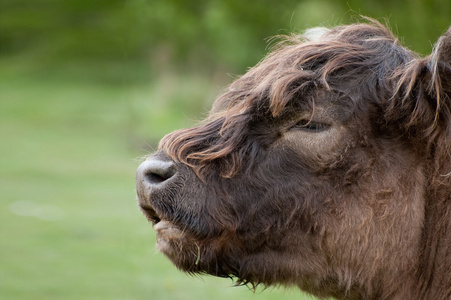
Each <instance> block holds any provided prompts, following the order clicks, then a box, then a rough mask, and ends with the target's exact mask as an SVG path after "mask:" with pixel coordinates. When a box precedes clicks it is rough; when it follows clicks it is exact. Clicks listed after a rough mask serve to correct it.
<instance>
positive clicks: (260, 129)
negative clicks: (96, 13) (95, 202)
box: [137, 21, 451, 300]
mask: <svg viewBox="0 0 451 300" xmlns="http://www.w3.org/2000/svg"><path fill="white" fill-rule="evenodd" d="M312 32H313V33H312ZM137 192H138V198H139V205H140V207H141V209H142V211H143V212H144V214H145V215H146V217H147V218H148V220H150V221H151V222H152V223H153V224H154V228H155V231H156V233H157V248H158V249H159V250H160V251H161V252H163V253H164V254H165V255H166V256H167V257H168V258H169V259H170V260H171V261H172V262H173V263H174V264H175V265H176V266H177V267H178V268H179V269H181V270H183V271H185V272H187V273H200V274H211V275H214V276H220V277H231V278H235V279H236V282H237V284H250V285H251V286H254V287H255V286H257V285H259V284H262V285H264V286H269V285H285V286H293V285H294V286H298V287H299V288H300V289H301V290H304V291H307V292H308V293H311V294H313V295H316V296H319V297H330V296H332V297H335V298H338V299H403V300H405V299H431V300H437V299H451V28H450V29H448V31H447V32H446V33H445V34H444V35H443V36H442V37H441V38H440V39H439V41H438V42H437V44H436V46H435V48H434V51H433V53H432V54H431V55H430V56H428V57H426V58H421V57H419V56H418V55H416V54H415V53H413V52H412V51H410V50H408V49H406V48H404V47H402V46H401V45H400V44H399V43H398V41H397V39H396V38H395V37H394V36H393V34H392V33H391V32H390V31H389V30H388V29H387V28H386V27H384V26H383V25H381V24H379V23H377V22H376V21H369V22H368V23H362V24H354V25H347V26H339V27H335V28H332V29H324V28H323V29H315V30H314V31H307V32H306V33H305V34H304V35H303V36H298V37H297V36H291V37H286V38H285V39H284V41H282V42H281V43H279V44H278V45H277V46H276V47H275V49H274V50H273V52H272V53H270V54H269V55H268V56H267V57H266V58H265V59H264V60H262V61H261V62H260V63H259V64H258V65H257V66H255V67H254V68H252V69H250V70H249V71H248V72H247V73H246V74H245V75H243V76H242V77H240V78H238V79H237V80H236V81H235V82H233V83H232V84H231V85H230V86H229V87H228V88H227V89H226V90H225V91H224V93H223V94H222V95H220V96H219V97H218V98H217V100H216V101H215V103H214V105H213V108H212V110H211V112H210V114H209V116H208V117H207V119H206V120H205V121H203V122H202V123H201V124H199V125H198V126H196V127H193V128H189V129H183V130H179V131H176V132H173V133H170V134H169V135H167V136H166V137H164V138H163V139H162V141H161V142H160V145H159V150H158V151H157V152H156V153H155V154H153V155H152V156H150V157H149V158H148V159H147V160H146V161H144V162H143V163H142V164H141V165H140V167H139V168H138V171H137Z"/></svg>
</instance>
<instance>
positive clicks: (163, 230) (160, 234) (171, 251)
mask: <svg viewBox="0 0 451 300" xmlns="http://www.w3.org/2000/svg"><path fill="white" fill-rule="evenodd" d="M154 229H155V231H156V233H157V249H158V250H159V251H160V252H162V253H164V254H165V255H167V256H169V257H174V256H175V255H177V253H176V251H177V249H175V248H176V247H177V244H179V243H180V240H181V238H182V237H183V232H182V230H180V229H179V228H178V227H177V226H175V225H174V224H173V223H171V222H169V221H166V220H161V221H160V222H158V223H157V224H156V225H155V227H154Z"/></svg>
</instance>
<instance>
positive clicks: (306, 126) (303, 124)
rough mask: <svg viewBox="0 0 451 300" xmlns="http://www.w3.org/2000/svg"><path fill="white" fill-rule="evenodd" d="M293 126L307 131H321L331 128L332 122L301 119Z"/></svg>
mask: <svg viewBox="0 0 451 300" xmlns="http://www.w3.org/2000/svg"><path fill="white" fill-rule="evenodd" d="M293 128H294V129H301V130H305V131H313V132H319V131H324V130H327V129H329V128H330V124H326V123H321V122H315V121H311V120H301V121H299V122H298V123H297V124H296V125H295V126H294V127H293Z"/></svg>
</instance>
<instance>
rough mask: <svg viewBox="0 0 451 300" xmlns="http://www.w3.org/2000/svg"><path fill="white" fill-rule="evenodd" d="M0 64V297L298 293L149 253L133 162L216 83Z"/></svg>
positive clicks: (150, 236)
mask: <svg viewBox="0 0 451 300" xmlns="http://www.w3.org/2000/svg"><path fill="white" fill-rule="evenodd" d="M0 67H1V68H0V70H1V71H0V105H1V106H0V140H1V142H0V196H1V197H0V199H1V200H0V299H17V300H25V299H33V300H36V299H46V300H51V299H151V300H160V299H161V300H163V299H164V300H167V299H169V300H172V299H174V300H176V299H198V300H202V299H215V300H221V299H228V300H229V299H234V300H240V299H262V300H263V299H298V300H299V299H304V298H303V296H302V295H301V294H300V292H299V291H298V290H296V289H293V290H288V291H286V290H278V289H272V288H269V289H267V290H265V291H262V290H261V289H259V290H258V291H257V292H256V293H253V292H252V291H250V290H249V289H247V288H246V287H233V283H232V281H230V280H227V279H218V278H212V277H202V278H197V277H190V276H187V275H184V274H182V273H180V272H179V271H177V270H176V268H175V267H174V266H172V265H171V263H170V262H169V261H168V260H167V259H166V258H165V257H164V256H163V255H162V254H160V253H157V251H156V250H155V246H154V244H155V234H154V232H153V230H152V228H151V226H150V225H149V224H148V223H147V222H146V220H145V218H144V217H143V216H142V215H141V213H140V212H139V210H138V208H137V205H136V196H135V182H134V176H135V170H136V167H137V166H138V164H139V160H140V157H142V156H143V155H145V154H147V153H149V151H151V149H152V148H154V147H155V145H156V142H157V140H158V139H159V138H161V136H162V135H163V134H164V133H166V132H169V131H171V130H173V129H175V128H180V127H183V126H187V125H189V124H192V123H193V120H194V119H198V118H201V116H202V111H205V108H204V107H206V106H208V101H209V100H208V99H211V97H212V95H213V94H214V93H215V92H216V90H215V88H217V87H213V88H211V87H210V83H209V82H208V81H205V79H201V78H181V79H180V78H178V79H177V78H171V76H169V75H167V76H163V77H162V78H160V79H158V80H154V81H151V82H149V83H148V84H140V85H125V84H111V83H100V82H97V81H90V80H73V79H70V78H64V77H60V76H48V74H47V75H45V76H41V75H40V74H39V73H35V74H34V75H24V74H20V72H13V70H11V69H10V68H9V66H8V65H7V64H3V65H0ZM174 87H176V88H174ZM195 99H207V100H206V101H194V100H195ZM305 299H307V297H306V298H305Z"/></svg>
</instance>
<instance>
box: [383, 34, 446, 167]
mask: <svg viewBox="0 0 451 300" xmlns="http://www.w3.org/2000/svg"><path fill="white" fill-rule="evenodd" d="M394 78H395V79H396V83H395V86H397V88H396V90H395V95H394V97H393V98H392V101H391V103H390V106H389V109H388V110H387V111H386V113H387V115H386V117H387V119H388V120H389V121H392V122H394V123H395V124H397V125H398V126H401V127H402V130H403V131H404V132H406V134H407V136H410V137H411V138H412V139H414V140H416V141H417V145H418V146H419V148H423V149H424V153H425V154H426V153H434V156H435V160H436V161H437V160H443V159H445V164H448V167H450V166H449V164H450V158H449V155H450V153H451V27H450V28H449V29H448V30H447V31H446V33H445V34H444V35H443V36H441V37H440V38H439V40H438V41H437V43H436V45H435V47H434V50H433V52H432V54H431V55H429V56H428V57H425V58H418V59H414V60H412V61H411V62H410V63H408V64H407V65H406V66H405V67H403V68H400V69H398V73H397V74H396V75H395V77H394ZM449 171H450V170H448V172H449Z"/></svg>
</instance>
